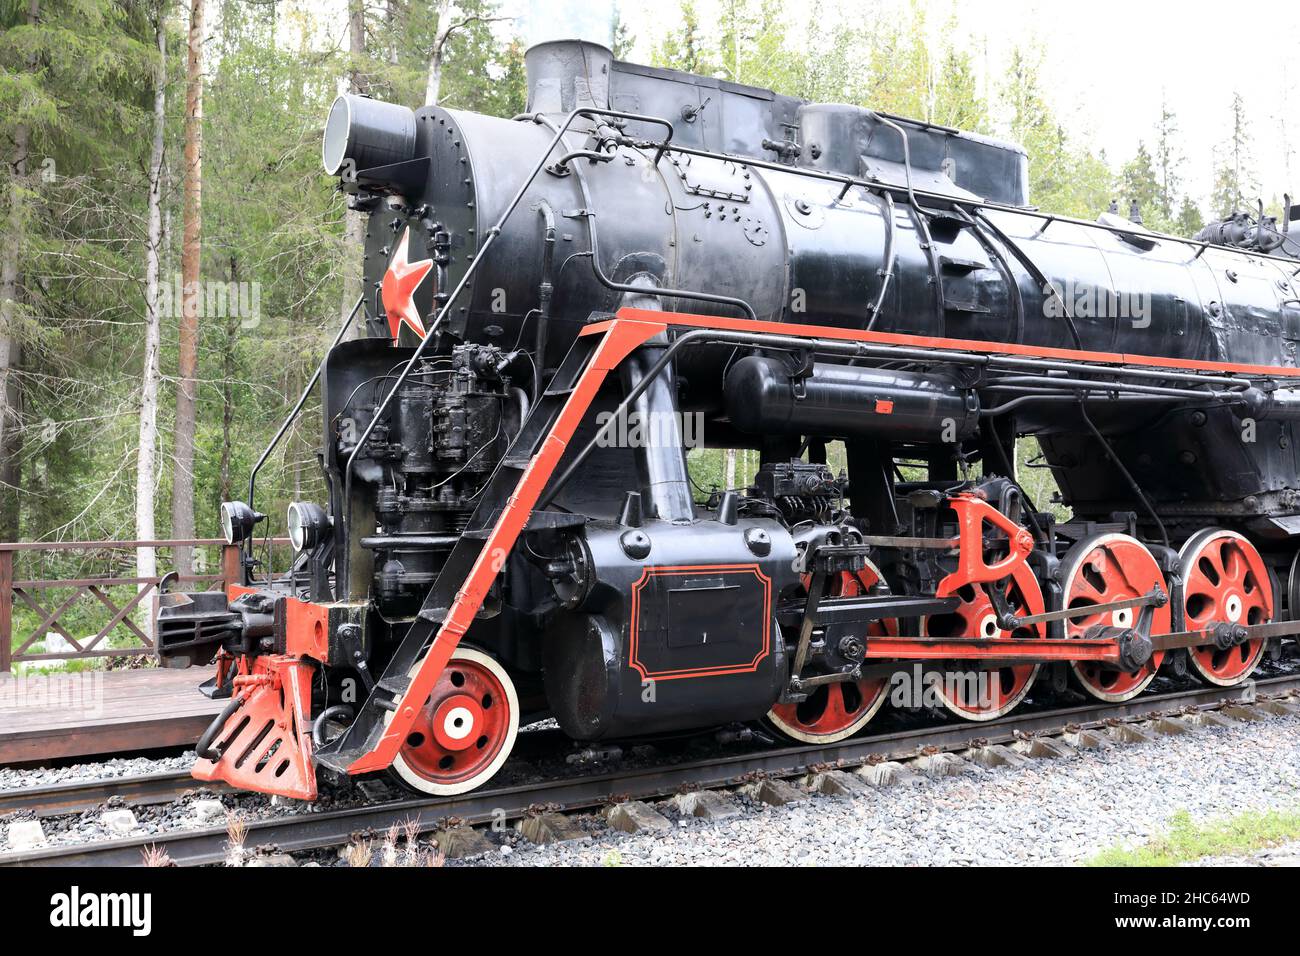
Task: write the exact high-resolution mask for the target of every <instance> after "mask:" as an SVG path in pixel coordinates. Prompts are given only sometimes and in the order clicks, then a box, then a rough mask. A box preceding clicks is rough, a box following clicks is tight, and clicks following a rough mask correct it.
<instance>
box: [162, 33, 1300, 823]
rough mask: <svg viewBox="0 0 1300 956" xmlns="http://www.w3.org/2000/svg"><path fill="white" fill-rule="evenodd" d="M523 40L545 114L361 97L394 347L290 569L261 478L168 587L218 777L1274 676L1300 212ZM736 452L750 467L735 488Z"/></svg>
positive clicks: (412, 782) (863, 719)
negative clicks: (708, 478) (1214, 206)
mask: <svg viewBox="0 0 1300 956" xmlns="http://www.w3.org/2000/svg"><path fill="white" fill-rule="evenodd" d="M526 65H527V72H528V107H527V112H526V113H525V114H524V115H521V116H518V117H515V118H514V119H503V118H496V117H491V116H483V115H478V114H475V113H469V112H463V111H458V110H451V109H444V108H442V107H437V106H432V107H424V108H422V109H419V110H416V111H412V110H410V109H407V108H405V107H402V106H398V105H394V104H389V103H383V102H378V101H375V100H372V99H368V98H364V97H359V96H352V95H345V96H342V97H340V98H339V99H338V100H337V101H336V102H335V103H334V105H333V107H332V109H331V111H330V114H329V118H328V121H327V124H326V128H325V133H324V145H323V160H324V165H325V169H326V172H327V173H329V174H330V175H333V176H337V177H338V180H339V184H340V188H341V189H342V190H343V191H344V192H346V193H347V196H348V201H349V205H350V208H352V209H354V210H357V211H359V212H360V213H362V214H364V215H365V217H366V220H367V223H368V226H367V233H366V241H365V279H364V293H363V295H362V297H361V299H360V301H359V302H358V304H357V309H356V310H354V312H355V313H360V314H363V316H364V324H365V328H366V330H367V333H368V334H367V335H365V336H364V337H360V338H355V339H351V340H348V338H347V335H346V331H347V329H348V325H349V323H350V322H351V320H352V317H349V321H348V322H345V323H344V326H343V328H341V329H340V330H339V335H338V337H337V338H336V340H335V342H334V344H333V346H332V347H331V348H330V350H329V352H328V354H327V355H326V356H325V358H324V360H323V362H322V363H321V366H320V369H319V371H318V375H317V378H318V380H319V386H320V402H321V407H322V411H323V433H322V436H321V449H320V456H319V460H320V465H321V469H322V473H323V475H324V479H325V485H326V486H327V488H328V496H329V500H328V501H327V502H322V503H310V502H299V503H295V504H293V505H292V506H291V507H290V508H289V513H288V516H287V524H288V533H289V536H290V538H291V540H292V543H293V546H294V549H295V558H294V561H293V564H292V567H291V569H290V570H289V571H288V572H287V573H285V574H283V575H279V576H271V575H268V574H265V573H263V571H262V569H261V567H260V565H259V564H258V562H257V561H256V560H255V558H254V547H253V541H254V537H255V535H256V534H257V533H258V528H257V526H258V525H259V524H260V523H261V522H263V521H264V517H265V516H263V515H262V514H260V513H258V512H257V511H256V509H255V502H256V499H255V494H256V486H255V478H256V469H255V470H254V476H253V480H250V483H249V490H248V498H247V501H245V502H229V503H227V504H225V505H223V506H222V525H223V530H224V533H225V536H226V539H227V541H228V542H230V543H231V544H232V545H238V546H239V547H240V550H239V555H240V558H241V561H242V568H241V575H242V581H243V584H242V585H240V586H237V587H233V588H230V589H229V590H228V592H226V593H191V594H186V593H181V592H171V593H168V594H166V595H164V596H163V597H162V598H161V600H160V606H159V611H158V620H157V622H156V624H157V631H156V633H157V635H158V640H159V646H160V653H161V655H162V656H163V658H164V660H165V661H166V662H167V663H168V664H170V665H173V666H186V665H189V664H204V663H208V662H209V661H211V660H213V659H214V658H215V660H216V664H217V672H216V676H215V677H214V678H213V679H212V680H211V681H209V682H208V683H207V684H206V685H205V687H204V691H205V692H206V693H208V694H209V695H210V696H213V697H217V698H224V699H226V700H227V701H228V703H227V705H226V707H225V709H224V710H223V712H222V714H221V715H220V717H219V718H218V719H217V720H216V721H215V722H214V723H213V725H212V727H210V728H209V730H208V732H207V733H205V734H204V736H203V738H202V739H201V740H200V741H199V743H198V752H199V758H200V759H199V762H198V765H197V767H196V770H195V775H196V776H198V777H199V778H201V779H221V780H225V781H228V782H230V783H232V784H234V785H236V786H239V787H242V788H246V789H250V790H257V791H263V792H268V793H280V794H285V795H288V796H293V797H300V798H307V799H310V798H313V797H315V796H316V793H317V775H318V772H319V771H321V770H322V769H324V770H328V771H329V772H330V773H334V774H341V775H352V776H356V775H364V774H371V773H379V772H391V773H392V774H395V775H396V776H397V777H398V778H400V780H402V781H403V782H405V783H406V784H407V785H409V786H411V787H413V788H415V789H416V790H419V791H422V792H424V793H428V794H455V793H460V792H463V791H466V790H469V789H471V788H474V787H476V786H479V785H481V784H482V783H484V782H485V781H486V780H488V779H490V778H491V777H492V776H493V775H494V774H495V773H496V772H497V771H498V770H499V768H500V767H501V766H502V764H503V762H504V761H505V760H506V758H507V756H508V754H509V753H510V750H511V747H512V745H513V744H514V741H515V737H516V733H517V731H518V728H519V726H520V725H521V724H526V723H530V722H533V721H536V720H540V719H544V718H548V717H549V718H554V719H555V720H556V721H557V722H558V724H559V726H560V727H561V728H562V729H563V731H564V732H565V733H566V734H568V735H569V736H570V737H572V738H573V739H574V740H575V741H620V740H627V739H634V738H643V739H644V738H654V737H655V736H664V735H671V734H680V733H682V732H687V731H692V730H700V729H708V728H712V727H718V726H724V725H731V724H735V723H755V724H759V725H762V726H763V727H764V728H766V732H767V733H769V734H772V735H774V736H778V737H781V738H784V739H788V740H794V741H801V742H809V743H825V742H833V741H837V740H840V739H843V738H846V737H848V736H850V735H852V734H855V733H857V732H859V731H860V730H862V729H863V727H864V726H866V724H867V723H868V722H869V721H870V720H871V718H872V717H873V715H875V714H876V713H877V711H878V710H879V709H880V708H881V707H882V705H883V704H884V703H885V700H886V697H888V696H889V692H890V688H891V686H894V685H895V684H896V682H897V679H898V675H899V674H900V673H902V674H923V675H924V676H925V678H926V680H927V685H926V686H927V689H928V690H930V691H932V692H933V700H932V703H933V705H934V706H935V707H937V708H942V709H946V710H947V711H950V712H952V713H953V714H955V715H957V716H959V717H961V718H965V719H969V720H972V721H987V720H993V719H996V718H998V717H1000V716H1002V715H1004V714H1006V713H1008V712H1009V711H1011V710H1012V708H1014V707H1016V706H1017V705H1018V704H1020V703H1021V702H1023V701H1025V700H1026V698H1027V697H1028V696H1029V695H1030V694H1031V692H1033V691H1034V689H1035V687H1036V686H1037V687H1038V688H1039V690H1040V691H1042V692H1048V691H1058V692H1059V691H1063V690H1064V689H1065V688H1066V687H1067V685H1069V684H1072V685H1073V686H1074V687H1075V689H1076V691H1079V692H1082V693H1084V694H1086V695H1089V696H1091V697H1092V698H1096V699H1100V700H1105V701H1122V700H1125V699H1128V698H1130V697H1133V696H1135V695H1137V694H1139V693H1141V692H1142V691H1143V690H1144V689H1146V688H1147V687H1148V686H1149V685H1150V684H1151V682H1152V680H1153V679H1154V678H1155V676H1156V673H1157V671H1158V670H1159V669H1160V668H1162V667H1164V668H1166V669H1168V670H1169V671H1170V672H1172V673H1175V674H1178V675H1184V676H1187V675H1191V676H1195V677H1198V678H1199V679H1201V680H1204V681H1207V682H1210V683H1212V684H1219V685H1231V684H1235V683H1238V682H1241V681H1243V680H1246V679H1247V678H1248V677H1249V675H1250V674H1251V673H1252V671H1253V670H1254V669H1255V667H1256V666H1257V665H1258V664H1259V662H1260V660H1261V659H1262V657H1263V656H1264V655H1265V654H1266V653H1271V652H1275V651H1277V650H1278V649H1279V647H1280V644H1281V643H1282V642H1283V641H1285V640H1289V639H1291V638H1292V636H1293V635H1294V634H1295V633H1296V632H1297V631H1300V625H1297V624H1295V623H1294V622H1293V621H1292V617H1293V616H1294V609H1295V608H1296V607H1297V606H1300V605H1298V603H1297V589H1298V588H1300V572H1298V571H1297V554H1298V553H1300V551H1298V550H1297V536H1298V535H1300V477H1298V476H1300V467H1298V463H1297V459H1296V455H1297V445H1296V439H1297V437H1298V436H1297V434H1296V430H1295V425H1296V422H1297V420H1300V386H1298V384H1297V376H1300V370H1298V369H1297V367H1296V347H1297V344H1298V343H1300V300H1298V299H1297V294H1298V293H1297V282H1296V272H1297V266H1296V262H1295V260H1294V258H1293V257H1292V256H1293V254H1294V252H1295V246H1294V244H1293V243H1292V240H1291V239H1290V236H1289V219H1290V214H1291V210H1289V209H1288V211H1287V217H1286V222H1284V223H1283V224H1282V225H1280V226H1279V225H1278V224H1277V223H1276V222H1273V223H1272V224H1271V225H1270V226H1269V229H1271V230H1272V233H1276V234H1277V235H1280V236H1282V237H1283V238H1282V241H1280V242H1273V240H1272V238H1270V235H1271V234H1268V235H1266V233H1267V230H1265V229H1263V228H1262V227H1261V226H1260V224H1258V223H1255V222H1254V221H1253V220H1252V221H1251V222H1250V223H1248V224H1244V225H1243V224H1238V226H1240V227H1241V228H1237V229H1236V230H1235V231H1233V229H1230V228H1229V227H1230V226H1231V223H1229V224H1225V226H1224V229H1222V230H1220V232H1219V233H1216V234H1215V235H1214V236H1209V237H1204V238H1201V239H1198V240H1188V239H1180V238H1174V237H1170V236H1164V235H1157V234H1154V233H1152V232H1150V231H1148V230H1146V229H1145V228H1143V227H1142V226H1141V225H1139V224H1135V223H1134V222H1131V221H1130V220H1128V219H1125V218H1121V217H1119V216H1118V215H1114V214H1103V215H1102V217H1101V218H1100V219H1099V220H1098V221H1096V222H1085V221H1078V220H1074V219H1069V218H1065V217H1061V216H1055V215H1050V214H1045V213H1042V212H1039V211H1037V210H1035V209H1033V208H1032V207H1030V206H1029V205H1028V191H1027V175H1028V171H1027V160H1026V156H1025V153H1024V152H1023V150H1021V149H1020V148H1019V147H1017V146H1015V145H1012V144H1009V143H1005V142H999V141H996V140H993V139H989V138H986V137H983V136H977V135H973V134H970V133H965V132H961V131H958V130H955V129H949V128H946V127H942V126H938V125H935V124H933V123H923V122H917V121H913V120H907V119H903V118H899V117H894V116H889V115H886V114H883V113H879V112H875V111H872V110H869V109H863V108H860V107H856V106H845V105H836V104H823V103H810V102H803V101H800V100H798V99H794V98H791V97H788V96H782V95H778V94H775V93H773V92H771V91H768V90H763V89H757V88H753V87H748V86H743V85H738V84H735V83H730V82H727V81H726V80H722V79H713V78H708V77H702V76H693V75H688V74H685V73H681V72H676V71H673V70H665V69H657V68H651V67H646V66H640V65H636V64H632V63H624V62H620V61H617V60H615V59H614V58H613V56H612V55H611V53H610V51H609V50H607V49H605V48H603V47H601V46H599V45H596V44H593V43H589V42H583V41H577V40H574V41H559V42H551V43H546V44H541V45H539V46H535V47H533V48H531V49H530V50H529V51H528V52H527V55H526ZM1230 233H1231V235H1230ZM1248 234H1249V235H1248ZM1252 236H1253V237H1257V238H1251V237H1252ZM1258 237H1262V238H1258ZM1225 243H1226V244H1225ZM1251 243H1255V244H1254V245H1252V244H1251ZM316 381H317V379H313V381H312V383H311V384H310V385H309V386H308V391H310V390H311V389H312V388H313V387H314V385H315V384H316ZM307 398H308V392H304V394H303V397H302V399H301V400H300V401H299V403H298V407H297V408H296V409H295V410H294V415H296V414H297V413H298V412H299V411H300V410H301V408H302V407H303V405H304V404H305V402H306V401H307ZM292 417H293V416H290V420H292ZM288 425H289V420H286V423H285V428H282V429H281V435H283V434H284V431H285V429H287V427H288ZM1026 436H1028V437H1030V438H1032V439H1034V440H1036V442H1037V444H1038V446H1039V447H1040V449H1041V461H1040V462H1039V463H1038V464H1039V465H1040V466H1042V467H1047V468H1050V470H1051V474H1052V476H1053V477H1054V478H1055V481H1056V484H1057V485H1058V486H1059V488H1060V492H1061V496H1062V499H1063V504H1064V505H1065V506H1068V508H1069V512H1070V517H1069V518H1068V520H1063V519H1062V518H1060V517H1058V513H1057V512H1056V511H1054V510H1052V508H1051V507H1049V506H1048V505H1049V503H1048V502H1043V501H1034V500H1032V498H1031V496H1030V495H1029V494H1027V493H1026V490H1025V488H1024V486H1023V484H1022V482H1021V480H1020V476H1021V472H1022V470H1023V469H1024V467H1025V465H1024V464H1022V463H1021V462H1020V461H1019V460H1018V458H1017V453H1016V452H1017V445H1016V442H1017V440H1018V439H1022V438H1025V437H1026ZM700 446H703V447H706V448H721V449H741V450H746V451H747V452H748V453H749V454H747V455H745V456H742V459H741V460H742V461H743V460H746V459H747V458H748V457H750V455H752V453H754V452H756V453H757V455H756V461H757V463H758V464H757V469H756V470H755V471H753V473H746V474H741V475H739V476H738V480H737V481H736V487H702V486H698V485H697V479H696V478H695V477H693V475H692V473H691V469H690V461H689V455H690V453H691V452H692V451H693V450H694V448H696V447H700ZM270 452H271V448H268V449H267V450H266V452H264V453H263V455H262V458H261V462H264V461H265V460H266V458H267V456H268V455H269V454H270ZM261 462H259V467H260V463H261ZM832 463H836V464H839V465H840V467H833V464H832ZM723 484H726V482H723ZM1062 513H1063V512H1062Z"/></svg>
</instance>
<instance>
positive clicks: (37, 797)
mask: <svg viewBox="0 0 1300 956" xmlns="http://www.w3.org/2000/svg"><path fill="white" fill-rule="evenodd" d="M199 787H204V788H206V789H210V790H217V791H218V792H225V791H229V789H230V788H229V787H226V786H225V785H224V784H209V783H200V782H199V781H197V780H195V779H194V778H193V777H192V776H190V772H189V771H188V770H169V771H160V772H158V773H151V774H144V775H141V776H138V777H121V778H119V779H116V780H77V781H71V782H69V783H55V784H50V785H48V786H44V787H25V788H24V789H22V790H0V816H3V815H4V814H6V813H13V812H14V811H16V810H30V811H32V812H33V813H35V814H36V815H37V816H39V817H52V816H59V815H62V814H68V813H83V812H84V811H86V810H93V809H94V808H95V807H97V806H100V805H101V804H104V803H107V802H108V801H110V800H113V799H114V798H120V799H121V800H122V801H123V802H124V803H126V804H127V805H128V806H133V807H143V806H151V805H157V804H160V803H171V802H172V801H173V800H177V799H179V798H180V797H182V796H184V795H185V794H186V793H187V792H189V791H191V790H197V789H198V788H199Z"/></svg>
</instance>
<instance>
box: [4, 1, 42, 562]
mask: <svg viewBox="0 0 1300 956" xmlns="http://www.w3.org/2000/svg"><path fill="white" fill-rule="evenodd" d="M39 14H40V4H39V2H38V0H29V2H28V4H27V24H28V26H34V25H35V24H36V20H37V17H38V16H39ZM28 63H29V68H30V69H35V66H36V64H35V62H34V61H32V60H29V61H28ZM30 148H31V128H30V127H29V126H28V125H27V124H26V123H19V124H18V125H17V126H16V127H15V128H14V137H13V153H12V158H11V159H10V161H9V164H10V165H9V209H8V222H7V224H6V229H5V233H6V234H5V240H4V242H3V243H0V540H4V541H16V540H17V539H18V535H19V530H20V526H19V517H20V515H19V502H18V485H19V479H20V475H19V459H18V455H19V452H20V450H21V447H22V386H21V382H20V380H19V378H18V375H17V369H18V367H19V366H20V365H21V364H22V338H21V333H20V331H19V329H18V320H19V310H18V295H19V264H20V261H21V255H22V246H23V242H22V239H23V231H24V224H23V220H24V211H23V204H24V203H23V200H24V191H25V190H26V189H27V161H28V152H29V150H30Z"/></svg>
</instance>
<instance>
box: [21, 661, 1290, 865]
mask: <svg viewBox="0 0 1300 956" xmlns="http://www.w3.org/2000/svg"><path fill="white" fill-rule="evenodd" d="M1296 690H1300V675H1288V676H1283V677H1273V678H1265V679H1263V680H1259V681H1253V680H1250V681H1245V682H1244V683H1242V684H1239V685H1237V686H1236V687H1203V688H1195V689H1192V690H1187V691H1176V692H1173V693H1166V694H1152V695H1149V696H1143V697H1139V698H1137V699H1135V700H1131V701H1127V702H1125V703H1121V704H1101V705H1099V706H1094V705H1092V704H1088V705H1083V706H1079V707H1067V708H1060V709H1056V710H1048V711H1040V712H1037V713H1020V714H1012V715H1011V716H1009V717H1006V718H1003V719H1001V720H997V721H991V722H989V723H968V722H961V723H956V724H945V725H943V726H940V727H927V728H917V729H912V730H904V731H899V732H896V733H890V734H881V735H878V736H874V737H859V738H850V739H848V740H844V741H840V742H839V743H836V744H826V745H811V746H802V747H785V748H779V749H767V750H759V751H756V752H752V753H745V754H734V755H730V756H726V757H721V758H714V759H708V760H699V761H693V762H690V763H683V764H677V765H675V766H667V767H652V768H646V769H638V770H633V771H615V772H611V773H604V774H599V775H593V776H587V777H577V778H570V779H564V780H549V781H545V782H542V783H536V784H524V785H519V786H513V787H501V788H495V789H487V790H477V791H473V792H471V793H467V794H463V795H461V796H456V797H448V798H443V799H437V800H429V799H423V798H419V799H410V800H401V801H396V802H392V803H383V804H374V805H370V806H363V807H350V808H348V809H344V810H326V811H321V812H315V813H304V814H300V815H298V816H293V817H278V818H269V819H264V820H249V821H247V823H246V826H247V838H246V841H245V842H246V845H248V846H269V845H274V846H275V847H277V848H278V849H279V850H280V851H282V852H290V853H294V852H303V851H308V850H317V849H323V848H327V847H331V846H338V845H340V844H343V843H346V842H347V841H348V840H349V839H350V838H351V836H352V835H353V834H355V833H363V832H376V833H377V832H382V831H385V830H387V829H388V828H389V827H391V826H392V825H394V824H399V825H403V824H406V823H408V821H409V822H410V825H411V826H414V827H418V829H419V830H420V831H421V832H426V831H429V830H433V829H436V828H438V827H440V826H443V825H445V821H446V819H447V818H448V817H456V818H458V819H459V820H461V821H462V822H463V823H465V824H467V825H473V824H483V823H489V822H492V821H498V820H501V819H502V817H504V818H505V819H507V820H509V819H518V818H520V817H522V816H524V815H525V814H526V813H527V812H528V810H529V808H530V807H534V806H538V805H542V804H547V805H550V804H554V805H558V806H560V807H562V808H563V809H565V810H570V811H573V810H584V809H591V808H593V807H599V806H602V805H604V804H606V803H608V802H609V801H610V800H611V798H614V797H616V796H617V797H619V798H628V799H641V800H645V799H654V798H658V797H664V796H669V795H671V794H673V793H676V792H678V791H680V790H681V789H682V788H683V787H703V788H709V787H725V786H732V785H735V784H738V783H741V782H742V781H743V780H744V779H745V778H747V777H751V776H752V775H754V774H762V775H767V776H775V777H781V776H786V777H789V776H796V775H798V774H801V773H804V772H806V771H808V770H809V769H810V768H812V767H814V766H819V765H823V764H833V765H839V766H852V765H854V764H862V763H865V762H868V761H870V760H877V759H904V758H908V757H914V756H916V755H917V754H918V753H919V752H921V750H922V749H926V750H929V748H936V749H937V750H945V751H954V750H963V749H967V748H969V747H972V746H984V745H988V744H996V743H1010V742H1013V741H1015V740H1019V739H1023V738H1024V737H1026V736H1033V735H1039V734H1044V733H1053V732H1062V731H1065V730H1067V729H1073V728H1081V729H1095V728H1100V727H1104V726H1106V725H1107V724H1108V723H1111V722H1114V721H1117V720H1118V721H1125V720H1136V719H1141V718H1149V717H1155V716H1161V715H1165V714H1172V713H1179V712H1188V711H1190V710H1210V709H1214V708H1217V707H1219V706H1222V705H1224V704H1234V703H1252V702H1254V701H1255V699H1256V697H1257V695H1269V696H1273V695H1281V694H1286V693H1291V692H1293V691H1296ZM227 840H228V837H227V833H226V830H225V828H224V827H209V828H205V829H200V830H174V831H171V832H168V833H161V834H150V835H144V836H137V837H130V838H128V839H125V840H113V841H103V842H98V843H81V844H71V845H67V846H54V847H43V848H40V849H35V850H26V851H22V852H18V853H0V866H132V865H139V864H140V862H141V859H142V854H143V852H144V851H145V850H146V849H147V848H149V847H153V846H156V847H159V848H161V849H165V850H166V851H167V853H168V855H169V856H170V857H171V859H172V861H173V862H175V863H176V864H178V865H180V866H200V865H206V864H214V863H220V862H221V861H222V860H224V859H225V858H226V855H227V851H228V847H227Z"/></svg>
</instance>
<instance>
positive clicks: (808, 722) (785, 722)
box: [767, 562, 896, 744]
mask: <svg viewBox="0 0 1300 956" xmlns="http://www.w3.org/2000/svg"><path fill="white" fill-rule="evenodd" d="M881 580H882V579H881V575H880V571H879V569H878V568H876V566H875V565H873V564H871V563H870V562H868V563H867V566H866V567H865V568H863V569H862V570H861V571H859V572H857V573H856V574H852V573H850V572H848V571H845V572H842V573H841V574H840V575H839V576H838V577H837V578H834V579H832V581H831V585H830V588H829V589H828V591H827V596H828V597H855V596H857V595H859V594H865V593H866V592H867V589H868V588H871V587H875V586H876V585H877V584H879V583H880V582H881ZM806 584H807V581H805V585H806ZM891 624H892V622H886V621H875V622H873V623H872V624H871V625H870V626H869V627H868V628H867V635H868V636H871V635H875V636H877V637H879V636H881V635H884V634H887V633H892V632H893V631H892V630H891V627H890V625H891ZM894 630H896V629H894ZM888 692H889V679H888V678H887V677H879V678H874V679H871V680H860V681H841V682H839V683H835V684H822V685H821V686H820V687H817V688H815V689H814V690H813V692H812V693H811V694H809V695H808V699H807V700H804V701H801V702H800V703H797V704H776V705H775V706H773V707H772V709H771V710H769V711H768V712H767V724H768V726H769V727H771V728H772V729H773V730H775V731H776V732H777V733H779V734H781V736H783V737H787V738H789V739H790V740H798V741H801V742H803V743H810V744H816V743H834V742H835V741H837V740H843V739H844V738H846V737H851V736H852V735H853V734H856V733H857V732H858V731H859V730H861V729H862V728H863V727H864V726H866V724H867V721H869V720H871V718H872V717H874V716H875V715H876V711H878V710H880V707H881V705H882V704H884V702H885V697H886V696H887V694H888Z"/></svg>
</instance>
